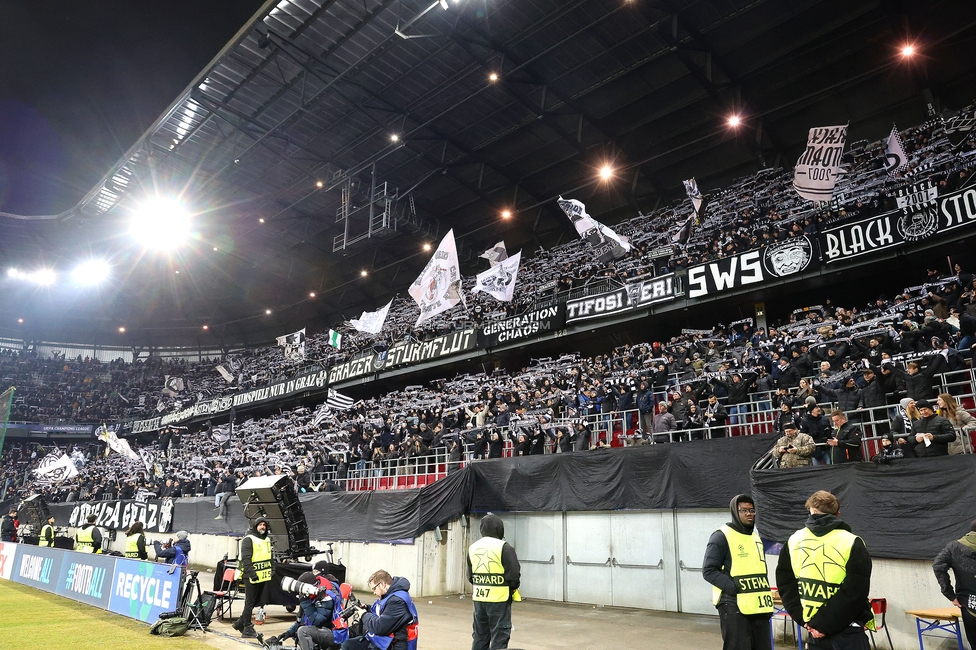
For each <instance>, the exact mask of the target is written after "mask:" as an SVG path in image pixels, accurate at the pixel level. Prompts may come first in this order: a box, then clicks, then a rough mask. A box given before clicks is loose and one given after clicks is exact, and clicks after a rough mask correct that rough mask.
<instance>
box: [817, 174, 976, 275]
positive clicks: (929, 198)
mask: <svg viewBox="0 0 976 650" xmlns="http://www.w3.org/2000/svg"><path fill="white" fill-rule="evenodd" d="M896 201H897V203H898V205H899V206H900V207H899V209H898V210H894V211H892V212H887V213H885V214H881V215H877V216H874V217H868V218H867V219H861V220H859V221H855V222H854V223H849V224H845V225H843V226H838V227H836V228H829V229H827V230H824V231H823V232H822V233H821V234H820V249H821V251H822V253H823V259H824V261H825V262H826V263H827V264H830V263H832V262H840V261H844V260H849V259H852V258H854V257H859V256H861V255H867V254H870V253H874V252H876V251H881V250H885V249H889V248H894V247H896V246H902V245H905V244H909V243H912V242H917V241H923V240H926V239H930V238H932V237H934V236H936V235H938V234H941V233H944V232H948V231H951V230H955V229H956V228H962V227H964V226H969V225H971V224H972V223H974V222H976V189H968V190H962V191H959V192H952V193H951V194H946V195H945V196H942V197H937V196H936V195H935V193H934V192H932V191H931V190H930V189H925V188H911V189H910V190H908V191H906V192H903V193H902V194H901V195H900V196H898V197H897V198H896Z"/></svg>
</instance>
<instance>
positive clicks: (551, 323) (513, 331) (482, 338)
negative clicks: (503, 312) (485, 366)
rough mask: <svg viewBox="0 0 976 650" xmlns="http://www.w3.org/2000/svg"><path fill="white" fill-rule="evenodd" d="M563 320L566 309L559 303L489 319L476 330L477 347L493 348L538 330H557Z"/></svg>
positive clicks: (525, 336) (534, 333)
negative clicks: (501, 318) (500, 318)
mask: <svg viewBox="0 0 976 650" xmlns="http://www.w3.org/2000/svg"><path fill="white" fill-rule="evenodd" d="M565 322H566V309H565V307H564V306H563V305H561V304H560V305H553V306H551V307H542V308H539V309H533V310H531V311H529V312H527V313H525V314H522V315H521V316H516V317H515V318H506V319H505V320H499V321H491V322H488V323H485V325H484V326H483V327H482V328H481V329H480V330H479V331H478V347H480V348H493V347H495V346H497V345H501V344H502V343H510V342H512V341H520V340H522V339H527V338H529V337H532V336H535V335H536V334H538V333H539V332H551V331H553V330H557V329H559V328H561V327H562V326H563V324H564V323H565Z"/></svg>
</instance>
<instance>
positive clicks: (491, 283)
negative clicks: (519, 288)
mask: <svg viewBox="0 0 976 650" xmlns="http://www.w3.org/2000/svg"><path fill="white" fill-rule="evenodd" d="M521 259H522V251H519V252H517V253H515V255H513V256H512V257H510V258H508V259H507V260H505V261H504V262H501V263H500V264H499V265H498V266H495V267H493V268H490V269H488V270H487V271H483V272H481V273H479V274H478V276H477V281H476V284H475V286H474V289H473V290H472V291H471V293H477V292H479V291H484V292H485V293H487V294H488V295H490V296H492V297H493V298H495V300H500V301H501V302H509V301H511V299H512V296H514V295H515V281H516V279H517V278H518V270H519V262H520V261H521Z"/></svg>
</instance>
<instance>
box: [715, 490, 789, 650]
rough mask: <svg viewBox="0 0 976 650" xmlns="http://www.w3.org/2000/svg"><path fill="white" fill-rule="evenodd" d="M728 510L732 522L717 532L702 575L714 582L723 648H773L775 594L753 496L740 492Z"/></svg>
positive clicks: (740, 649) (766, 649)
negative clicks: (771, 643)
mask: <svg viewBox="0 0 976 650" xmlns="http://www.w3.org/2000/svg"><path fill="white" fill-rule="evenodd" d="M729 510H730V511H731V514H732V521H730V522H729V523H727V524H725V525H724V526H722V527H721V528H719V529H718V530H716V531H715V532H714V533H712V536H711V537H710V538H709V539H708V546H707V547H706V548H705V559H704V560H702V577H703V578H705V580H706V581H708V582H709V583H710V584H711V585H712V604H713V605H715V608H716V609H718V613H719V622H720V623H721V626H722V642H723V646H722V647H723V650H770V643H769V617H770V616H771V615H772V613H773V592H772V590H771V589H770V588H769V577H768V574H767V571H766V553H765V552H764V551H763V543H762V540H761V539H760V538H759V533H757V532H756V529H755V523H756V504H755V503H754V502H753V500H752V497H751V496H749V495H748V494H737V495H736V496H734V497H733V498H732V501H731V502H730V503H729Z"/></svg>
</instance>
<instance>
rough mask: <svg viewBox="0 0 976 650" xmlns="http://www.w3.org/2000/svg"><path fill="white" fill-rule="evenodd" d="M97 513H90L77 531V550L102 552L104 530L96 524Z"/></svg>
mask: <svg viewBox="0 0 976 650" xmlns="http://www.w3.org/2000/svg"><path fill="white" fill-rule="evenodd" d="M95 519H96V517H95V515H88V520H87V523H85V524H84V525H83V526H82V527H81V528H79V529H78V532H76V533H75V550H76V551H80V552H82V553H101V552H102V531H100V530H98V526H96V525H95Z"/></svg>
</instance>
